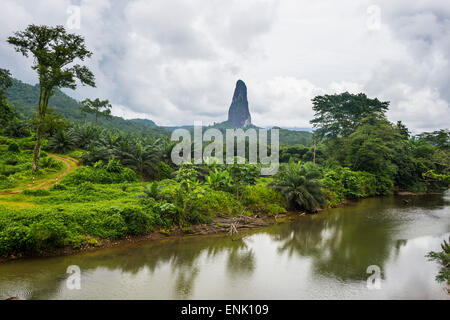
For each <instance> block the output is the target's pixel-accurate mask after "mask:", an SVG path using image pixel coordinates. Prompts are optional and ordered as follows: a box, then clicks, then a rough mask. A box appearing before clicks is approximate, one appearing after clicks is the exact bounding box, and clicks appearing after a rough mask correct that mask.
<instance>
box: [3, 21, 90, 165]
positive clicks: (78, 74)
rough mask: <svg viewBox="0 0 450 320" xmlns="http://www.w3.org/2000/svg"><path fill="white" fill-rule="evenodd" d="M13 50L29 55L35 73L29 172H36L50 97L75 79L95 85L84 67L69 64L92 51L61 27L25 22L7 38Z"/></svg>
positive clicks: (81, 39) (85, 83)
mask: <svg viewBox="0 0 450 320" xmlns="http://www.w3.org/2000/svg"><path fill="white" fill-rule="evenodd" d="M8 43H9V44H11V45H13V46H14V48H15V50H16V51H17V52H19V53H21V54H22V55H23V56H25V57H27V58H28V56H29V54H32V55H33V58H34V64H33V66H32V69H33V70H35V71H36V72H37V74H38V76H39V100H38V103H37V110H38V111H37V123H36V145H35V147H34V152H33V166H32V168H33V172H36V171H37V169H38V164H39V157H40V153H41V145H42V141H41V140H42V136H43V131H44V128H43V127H44V123H45V122H46V114H47V109H48V104H49V100H50V97H51V96H52V95H53V90H54V89H56V88H59V89H60V88H70V89H75V88H76V80H79V81H80V82H81V83H82V84H83V85H89V86H91V87H95V82H94V74H93V73H92V72H91V71H90V70H89V69H88V68H87V67H86V66H80V65H78V64H75V65H71V64H72V63H73V62H74V61H75V60H77V59H79V60H81V61H83V60H84V59H85V58H89V57H91V55H92V52H90V51H89V50H87V49H86V47H85V45H84V39H83V37H81V36H78V35H75V34H68V33H67V32H66V30H65V29H64V27H62V26H57V27H55V28H51V27H47V26H37V25H29V26H28V27H27V28H26V29H25V31H20V32H16V33H15V34H14V36H11V37H9V38H8Z"/></svg>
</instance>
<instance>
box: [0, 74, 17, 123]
mask: <svg viewBox="0 0 450 320" xmlns="http://www.w3.org/2000/svg"><path fill="white" fill-rule="evenodd" d="M11 86H12V79H11V73H10V72H9V70H6V69H1V68H0V124H1V125H2V126H4V125H6V124H7V123H8V122H9V121H10V120H11V119H12V118H13V117H14V110H13V108H12V107H11V106H10V105H9V104H8V103H7V102H6V90H8V88H9V87H11Z"/></svg>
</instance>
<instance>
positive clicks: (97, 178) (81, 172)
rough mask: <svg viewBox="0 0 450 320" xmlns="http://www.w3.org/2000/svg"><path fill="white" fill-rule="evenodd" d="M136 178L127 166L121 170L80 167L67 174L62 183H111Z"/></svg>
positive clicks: (132, 180) (135, 179)
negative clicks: (111, 170)
mask: <svg viewBox="0 0 450 320" xmlns="http://www.w3.org/2000/svg"><path fill="white" fill-rule="evenodd" d="M137 180H138V178H137V175H136V173H135V172H134V171H133V170H131V169H129V168H123V169H122V170H121V172H109V171H107V170H106V169H105V168H99V167H97V168H94V167H82V168H79V169H78V170H75V171H74V172H72V173H70V174H69V175H67V177H66V178H65V179H64V183H65V184H69V185H79V184H81V183H83V182H91V183H99V184H111V183H123V182H135V181H137Z"/></svg>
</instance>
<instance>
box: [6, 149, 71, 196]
mask: <svg viewBox="0 0 450 320" xmlns="http://www.w3.org/2000/svg"><path fill="white" fill-rule="evenodd" d="M48 155H49V156H50V157H52V158H53V159H56V160H59V161H61V162H63V163H64V164H65V165H66V166H67V168H66V170H64V172H62V173H60V174H59V175H58V176H57V177H53V178H49V179H44V180H43V181H40V182H39V183H38V184H32V183H30V184H27V185H25V188H23V189H19V190H14V191H8V192H0V195H7V194H17V193H21V192H22V191H24V190H37V189H48V188H50V187H52V186H53V185H55V184H57V183H58V182H60V181H61V180H62V178H64V177H65V176H66V175H68V174H69V173H70V172H72V171H73V170H75V169H76V168H77V167H78V162H77V160H75V159H73V158H71V157H67V156H60V155H56V154H48Z"/></svg>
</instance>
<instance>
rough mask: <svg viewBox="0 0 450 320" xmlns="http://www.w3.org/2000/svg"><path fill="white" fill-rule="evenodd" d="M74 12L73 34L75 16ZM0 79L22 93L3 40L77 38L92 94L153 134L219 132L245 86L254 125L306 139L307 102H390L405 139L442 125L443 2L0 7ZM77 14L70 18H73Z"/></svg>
mask: <svg viewBox="0 0 450 320" xmlns="http://www.w3.org/2000/svg"><path fill="white" fill-rule="evenodd" d="M71 6H79V8H80V20H79V21H80V25H79V27H80V28H79V29H77V19H76V11H73V10H71V8H72V7H71ZM0 7H1V19H0V40H1V41H0V67H2V68H7V69H9V70H11V72H12V73H13V75H14V76H15V77H16V78H19V79H21V80H22V81H25V82H28V83H33V84H34V83H36V81H37V79H36V76H35V74H34V73H33V71H32V70H31V69H30V65H31V62H32V61H27V60H26V59H25V58H24V57H22V56H19V55H18V54H17V53H15V52H14V50H13V49H12V47H11V46H10V45H8V44H7V43H6V42H5V40H6V38H7V37H8V36H9V35H11V34H12V33H13V32H14V31H18V30H22V29H24V28H25V27H26V26H27V25H28V24H30V23H35V24H47V25H57V24H62V25H65V26H68V27H75V29H72V30H71V31H72V32H75V33H78V34H81V35H83V36H84V37H85V39H86V43H87V46H88V48H89V49H90V50H91V51H93V52H94V55H93V57H92V59H90V60H89V61H88V62H87V65H88V66H89V67H90V68H91V70H92V71H93V72H94V73H95V75H96V83H97V88H95V89H91V88H86V87H81V86H80V87H79V88H78V89H77V90H76V91H69V94H70V95H71V96H73V97H75V98H76V99H84V98H86V97H90V98H96V97H99V98H102V99H104V98H107V99H109V100H110V102H111V103H112V104H113V113H114V114H115V115H119V116H123V117H125V118H135V117H140V118H148V119H152V120H154V121H155V122H156V123H157V124H159V125H182V124H186V125H187V124H193V122H194V121H203V123H205V124H209V123H212V122H214V121H215V122H219V121H223V120H226V117H227V112H228V108H229V106H230V103H231V98H232V94H233V90H234V86H235V83H236V81H237V80H238V79H242V80H244V81H245V83H246V84H247V88H248V99H249V106H250V112H251V114H252V120H253V123H254V124H256V125H259V126H270V125H278V126H283V127H310V125H309V120H310V119H311V118H312V117H313V112H312V109H311V106H312V105H311V98H313V97H314V96H316V95H320V94H325V93H329V94H332V93H340V92H343V91H349V92H353V93H357V92H365V93H367V94H368V95H369V96H370V97H378V98H379V99H382V100H388V101H391V107H390V111H389V113H388V117H389V119H390V120H391V121H397V120H403V121H404V122H405V123H406V124H407V126H409V127H410V128H411V129H413V131H415V132H419V131H424V130H434V129H438V128H448V127H449V123H450V121H449V120H450V115H449V114H450V106H449V104H450V90H449V89H450V87H449V85H450V68H449V67H450V66H449V60H450V5H449V3H448V1H447V0H434V1H423V0H416V1H410V0H396V1H388V0H386V1H382V0H381V1H377V0H372V1H347V0H341V1H335V0H320V1H306V0H305V1H299V0H281V1H277V0H249V1H234V0H227V1H223V0H201V1H200V0H180V1H172V0H129V1H123V0H120V1H119V0H81V1H80V0H78V1H76V0H72V1H63V0H36V1H29V0H0ZM73 12H75V15H74V14H73Z"/></svg>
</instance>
